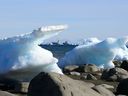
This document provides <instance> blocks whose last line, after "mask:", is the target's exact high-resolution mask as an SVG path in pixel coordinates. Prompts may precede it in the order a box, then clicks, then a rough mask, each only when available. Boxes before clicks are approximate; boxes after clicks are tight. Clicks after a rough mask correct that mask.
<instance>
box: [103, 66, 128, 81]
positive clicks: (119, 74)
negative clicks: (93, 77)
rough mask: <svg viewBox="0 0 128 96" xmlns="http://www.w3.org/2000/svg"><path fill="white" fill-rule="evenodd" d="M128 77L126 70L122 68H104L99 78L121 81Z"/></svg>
mask: <svg viewBox="0 0 128 96" xmlns="http://www.w3.org/2000/svg"><path fill="white" fill-rule="evenodd" d="M126 78H128V72H127V71H126V70H124V69H122V68H117V67H116V68H112V69H107V70H104V72H103V73H102V76H101V79H105V80H108V81H121V80H123V79H126Z"/></svg>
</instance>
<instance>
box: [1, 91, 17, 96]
mask: <svg viewBox="0 0 128 96" xmlns="http://www.w3.org/2000/svg"><path fill="white" fill-rule="evenodd" d="M0 96H16V95H14V94H11V93H9V92H5V91H0Z"/></svg>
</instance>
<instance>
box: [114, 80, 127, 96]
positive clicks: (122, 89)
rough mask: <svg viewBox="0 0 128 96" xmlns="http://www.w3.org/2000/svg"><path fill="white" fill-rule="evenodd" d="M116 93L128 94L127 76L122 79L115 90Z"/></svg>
mask: <svg viewBox="0 0 128 96" xmlns="http://www.w3.org/2000/svg"><path fill="white" fill-rule="evenodd" d="M116 94H121V95H127V96H128V78H127V79H124V80H122V81H121V82H120V83H119V85H118V87H117V90H116Z"/></svg>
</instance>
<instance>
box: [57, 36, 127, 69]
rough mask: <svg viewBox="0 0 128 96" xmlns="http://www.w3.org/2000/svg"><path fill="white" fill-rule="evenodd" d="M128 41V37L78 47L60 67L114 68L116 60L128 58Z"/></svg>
mask: <svg viewBox="0 0 128 96" xmlns="http://www.w3.org/2000/svg"><path fill="white" fill-rule="evenodd" d="M127 41H128V37H124V38H119V39H115V38H107V39H106V40H103V41H102V42H97V43H95V42H94V43H91V44H87V45H80V46H77V47H76V48H74V49H73V50H71V51H69V52H67V53H66V54H65V56H64V57H63V58H62V59H60V61H59V62H58V65H59V66H60V67H65V66H67V65H72V64H74V65H82V64H96V65H97V66H99V67H101V68H112V67H114V64H113V62H112V60H114V59H115V58H118V59H119V58H120V57H121V58H124V57H125V58H128V49H127V47H126V45H125V44H126V42H127ZM126 54H127V56H126ZM121 58H120V59H121Z"/></svg>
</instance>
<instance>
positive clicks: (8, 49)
mask: <svg viewBox="0 0 128 96" xmlns="http://www.w3.org/2000/svg"><path fill="white" fill-rule="evenodd" d="M66 28H67V26H66V25H58V26H46V27H41V28H39V29H38V30H34V31H33V32H32V33H29V34H25V35H21V36H17V37H12V38H7V39H2V40H0V74H3V73H7V72H9V71H17V70H21V69H23V70H24V69H25V70H27V69H33V70H31V71H45V72H51V71H52V72H57V73H62V72H61V70H60V68H59V67H58V65H57V62H58V60H57V59H56V58H54V57H53V54H52V53H51V52H50V51H48V50H46V49H43V48H41V47H40V46H38V45H39V44H41V43H42V41H43V40H45V39H47V38H50V37H52V36H54V35H57V34H58V33H59V32H61V31H62V30H64V29H66ZM34 68H38V70H37V69H34Z"/></svg>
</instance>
